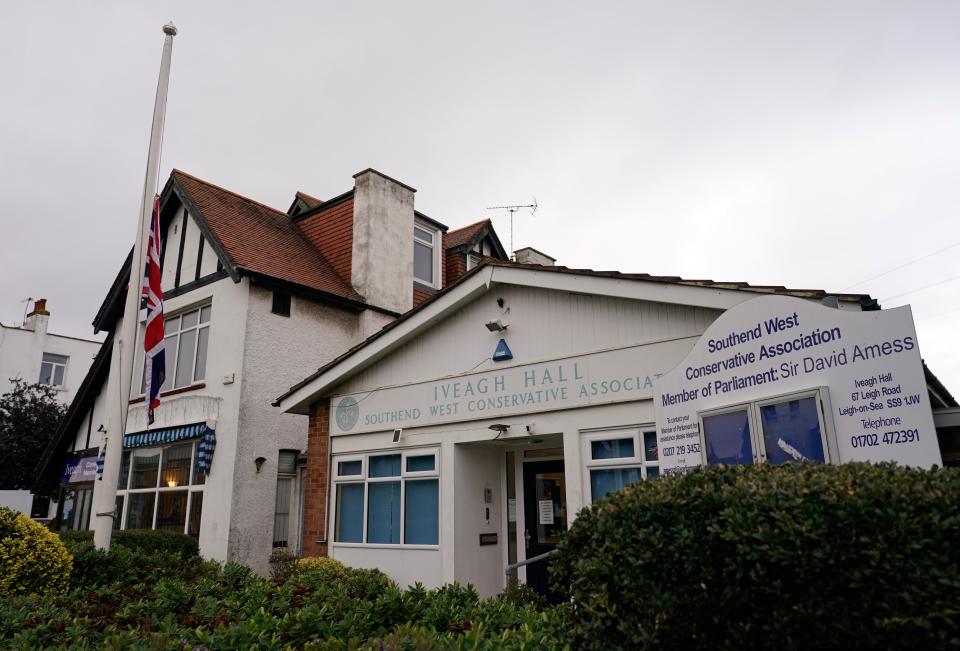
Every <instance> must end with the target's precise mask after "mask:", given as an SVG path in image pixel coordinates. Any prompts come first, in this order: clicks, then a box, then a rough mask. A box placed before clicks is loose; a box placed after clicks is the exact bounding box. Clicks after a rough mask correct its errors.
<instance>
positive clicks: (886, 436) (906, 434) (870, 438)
mask: <svg viewBox="0 0 960 651" xmlns="http://www.w3.org/2000/svg"><path fill="white" fill-rule="evenodd" d="M919 440H920V432H918V431H917V430H915V429H898V430H893V431H892V432H884V433H883V434H855V435H854V436H851V437H850V445H852V446H853V447H855V448H872V447H876V446H878V445H897V444H899V443H914V442H916V441H919Z"/></svg>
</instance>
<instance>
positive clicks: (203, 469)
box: [196, 427, 217, 475]
mask: <svg viewBox="0 0 960 651" xmlns="http://www.w3.org/2000/svg"><path fill="white" fill-rule="evenodd" d="M216 447H217V433H216V432H214V431H213V430H212V429H210V428H209V427H208V428H207V430H206V431H205V432H204V433H203V438H202V439H200V444H199V445H197V461H196V471H197V472H198V473H203V474H204V475H209V474H210V464H211V463H213V450H214V449H215V448H216Z"/></svg>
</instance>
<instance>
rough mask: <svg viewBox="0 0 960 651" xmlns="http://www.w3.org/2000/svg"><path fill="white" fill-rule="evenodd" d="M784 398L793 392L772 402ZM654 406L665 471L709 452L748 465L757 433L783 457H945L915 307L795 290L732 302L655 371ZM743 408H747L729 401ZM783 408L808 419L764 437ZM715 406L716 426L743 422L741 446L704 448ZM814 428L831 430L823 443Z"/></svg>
mask: <svg viewBox="0 0 960 651" xmlns="http://www.w3.org/2000/svg"><path fill="white" fill-rule="evenodd" d="M776 397H784V400H786V402H781V403H780V404H778V403H777V401H776V400H773V401H770V400H767V399H771V398H776ZM765 400H766V402H764V401H765ZM654 404H655V409H656V413H657V443H658V447H659V454H660V467H661V472H664V473H672V472H683V471H685V470H687V469H690V468H694V467H697V466H700V465H702V464H703V459H704V456H705V455H706V454H712V455H715V456H714V457H712V458H718V459H731V460H733V461H724V462H725V463H728V462H733V463H744V462H747V463H749V462H751V461H750V460H749V459H746V457H747V456H749V450H746V448H747V447H749V446H750V445H751V440H750V431H752V435H753V439H752V444H753V445H754V446H756V447H757V448H761V453H762V454H765V455H767V458H768V459H769V460H770V461H774V462H776V461H783V460H787V459H788V458H792V459H801V458H810V459H818V458H822V459H827V458H828V459H829V460H830V461H832V462H840V463H842V462H846V461H898V462H900V463H902V464H905V465H911V466H921V467H929V466H931V465H934V464H941V463H942V461H941V458H940V448H939V445H938V443H937V435H936V431H935V429H934V425H933V416H932V413H931V409H930V401H929V397H928V396H927V388H926V380H925V378H924V373H923V363H922V361H921V359H920V350H919V348H918V346H917V334H916V331H915V329H914V325H913V315H912V312H911V310H910V308H909V307H908V306H905V307H898V308H895V309H892V310H882V311H873V312H852V311H851V312H848V311H843V310H838V309H833V308H828V307H825V306H823V305H819V304H816V303H812V302H809V301H805V300H802V299H798V298H792V297H787V296H765V297H761V298H755V299H752V300H749V301H746V302H744V303H741V304H740V305H738V306H736V307H734V308H731V309H730V310H728V311H726V312H724V313H723V314H722V315H721V316H720V317H719V318H718V319H717V320H716V321H715V322H714V323H713V324H712V325H711V326H710V328H708V329H707V331H706V332H705V333H704V334H703V335H702V336H701V338H700V341H699V342H697V345H696V346H694V348H693V350H692V351H690V354H689V355H687V357H686V359H684V360H683V361H682V362H681V363H680V364H679V366H677V367H676V368H674V369H673V370H672V371H670V372H669V373H667V374H665V375H664V376H663V377H662V378H660V379H659V380H658V381H657V395H656V398H655V403H654ZM787 405H789V408H788V407H787ZM734 406H743V408H742V409H740V408H737V409H724V408H728V407H734ZM781 407H782V408H783V409H782V410H781V411H780V418H781V421H782V420H784V419H785V418H786V419H793V420H794V421H795V423H806V424H807V425H805V427H806V428H807V429H806V430H803V431H800V428H799V427H794V433H796V434H797V436H796V437H794V438H791V437H790V436H783V437H773V438H772V439H769V440H766V441H765V440H764V438H763V437H764V435H765V434H764V432H766V431H767V429H769V428H770V425H771V423H775V422H776V419H777V417H778V409H780V408H781ZM817 407H819V408H820V409H821V413H819V414H818V409H817ZM751 410H752V411H751ZM711 411H712V412H713V413H714V414H716V416H715V417H714V416H710V417H709V418H710V422H711V425H714V424H715V425H716V427H717V428H727V429H728V431H733V432H737V431H739V430H738V429H737V428H740V429H742V431H743V439H742V445H741V442H740V440H739V439H736V438H735V437H734V440H733V445H732V447H731V445H730V440H731V439H730V437H727V439H726V440H725V441H724V444H725V445H726V448H727V449H726V450H723V449H719V447H711V448H710V450H707V449H706V448H705V446H706V443H705V441H706V440H707V439H708V438H709V435H710V432H709V431H708V432H707V433H706V435H705V436H703V437H702V436H701V432H700V423H701V419H702V417H703V416H704V412H707V413H708V414H709V413H710V412H711ZM747 413H751V414H753V416H751V417H749V418H748V417H747V415H746V414H747ZM818 420H819V421H821V422H820V423H819V424H818V422H817V421H818ZM815 428H822V429H823V430H825V431H823V432H822V434H823V437H822V443H818V440H819V437H820V434H821V432H820V431H819V429H817V430H816V431H814V430H815ZM748 430H750V431H748ZM718 431H719V429H718ZM788 439H790V440H788ZM823 443H825V444H826V445H825V446H823ZM738 446H739V447H738ZM734 448H735V449H734ZM745 451H746V452H745ZM738 459H745V460H738Z"/></svg>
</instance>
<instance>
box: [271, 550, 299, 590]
mask: <svg viewBox="0 0 960 651" xmlns="http://www.w3.org/2000/svg"><path fill="white" fill-rule="evenodd" d="M299 558H300V557H299V556H298V555H296V554H294V553H293V552H291V551H287V550H286V549H274V550H273V551H272V552H271V553H270V558H268V559H267V563H268V564H269V565H270V578H271V579H273V580H274V581H275V582H276V583H283V582H285V581H286V580H287V579H289V578H290V577H291V576H292V575H293V572H294V570H295V569H296V563H297V560H299Z"/></svg>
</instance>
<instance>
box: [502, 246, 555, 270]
mask: <svg viewBox="0 0 960 651" xmlns="http://www.w3.org/2000/svg"><path fill="white" fill-rule="evenodd" d="M513 255H514V259H515V260H516V261H517V262H522V263H523V264H538V265H541V266H544V267H552V266H553V265H554V264H556V262H557V259H556V258H551V257H550V256H549V255H547V254H546V253H543V252H542V251H537V250H536V249H535V248H533V247H530V246H527V247H524V248H522V249H519V250H517V251H514V252H513Z"/></svg>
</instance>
